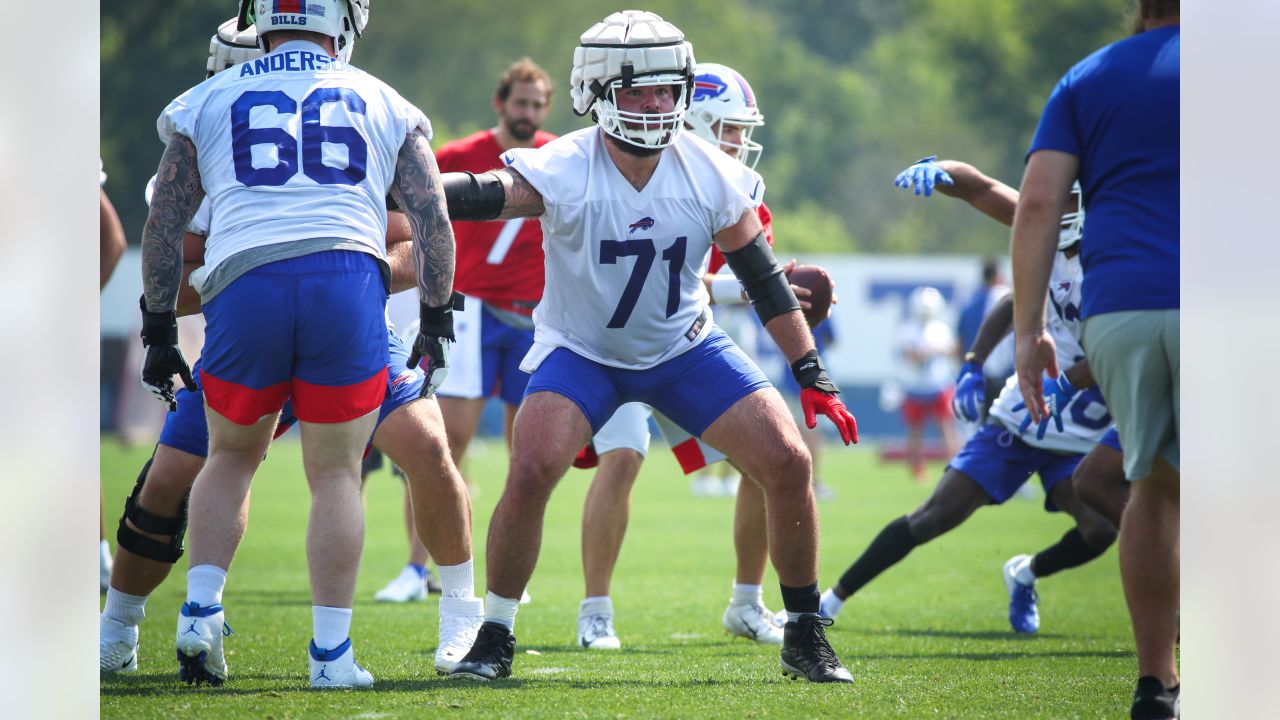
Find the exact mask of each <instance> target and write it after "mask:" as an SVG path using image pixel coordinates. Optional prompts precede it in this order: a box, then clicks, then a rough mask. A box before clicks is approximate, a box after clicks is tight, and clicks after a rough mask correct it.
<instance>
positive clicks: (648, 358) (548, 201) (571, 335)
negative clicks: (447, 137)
mask: <svg viewBox="0 0 1280 720" xmlns="http://www.w3.org/2000/svg"><path fill="white" fill-rule="evenodd" d="M605 142H607V140H606V139H605V138H604V136H603V133H602V132H601V131H600V129H599V128H598V127H596V126H594V125H593V126H591V127H589V128H584V129H582V130H578V131H577V132H573V133H570V134H568V135H565V136H563V137H560V138H558V139H556V140H553V141H551V142H549V143H547V144H546V145H544V146H543V147H541V148H538V149H513V150H509V151H507V152H506V153H504V154H503V156H502V160H503V162H504V163H505V164H507V165H508V166H510V167H511V168H513V169H514V170H516V171H518V172H519V173H520V174H521V175H522V176H524V178H525V179H526V180H528V181H529V183H530V184H531V185H532V186H533V187H534V189H536V190H537V191H538V192H539V193H540V194H541V195H542V200H543V205H544V207H545V211H544V212H543V214H542V217H541V222H542V248H543V251H544V254H545V256H546V287H545V289H544V290H543V295H542V302H540V303H539V304H538V307H537V308H536V309H534V311H533V320H534V345H533V348H532V349H531V350H530V351H529V354H528V355H527V356H526V357H525V361H524V363H523V364H522V365H521V369H522V370H524V371H525V372H533V371H534V370H535V369H537V367H538V365H540V364H541V362H542V360H543V359H545V357H546V356H547V355H549V354H550V352H551V350H552V349H554V348H556V347H564V348H567V349H569V350H572V351H573V352H574V353H576V354H578V355H580V356H582V357H585V358H587V359H589V360H594V361H596V362H599V363H601V364H603V365H608V366H611V367H617V368H625V369H634V370H642V369H647V368H650V367H653V366H655V365H658V364H660V363H662V362H664V361H666V360H669V359H671V358H673V357H675V356H677V355H679V354H681V353H683V352H685V351H687V350H689V349H690V348H693V347H695V346H696V345H697V344H698V343H700V342H702V340H703V339H704V338H705V337H706V336H707V333H708V332H709V330H710V328H711V325H712V323H711V318H710V311H709V310H708V307H707V305H708V298H707V296H706V291H705V290H704V289H703V285H702V268H703V267H705V266H706V259H707V255H708V253H709V252H710V250H711V242H712V236H714V235H715V234H716V233H718V232H720V231H721V230H723V229H724V228H726V227H729V226H731V225H733V224H735V223H737V222H738V220H739V219H740V218H741V217H742V215H743V213H745V212H747V211H749V210H752V209H753V208H755V207H756V206H757V205H759V204H760V201H761V199H762V198H763V195H764V181H763V180H761V178H760V176H759V175H757V174H756V173H755V171H753V170H751V169H750V168H748V167H746V166H745V165H743V164H742V163H740V162H738V161H737V160H735V159H734V158H732V157H730V156H729V155H727V154H725V153H723V152H720V149H719V148H717V147H715V146H713V145H711V144H710V143H707V142H705V141H703V140H701V139H699V138H696V137H694V136H693V135H692V133H687V132H682V133H680V134H678V135H677V136H676V139H675V141H674V142H673V143H672V144H671V145H669V146H667V147H666V148H665V149H664V150H663V151H662V154H661V155H660V156H659V161H658V167H657V168H656V169H655V170H654V173H653V176H652V177H650V178H649V181H648V183H647V184H646V185H645V186H644V188H643V189H641V190H636V189H635V187H633V186H632V185H631V183H630V182H628V181H627V179H626V178H625V177H623V175H622V173H621V172H620V171H619V170H618V168H617V166H616V165H614V163H613V160H612V158H610V157H609V153H608V151H607V149H606V148H605Z"/></svg>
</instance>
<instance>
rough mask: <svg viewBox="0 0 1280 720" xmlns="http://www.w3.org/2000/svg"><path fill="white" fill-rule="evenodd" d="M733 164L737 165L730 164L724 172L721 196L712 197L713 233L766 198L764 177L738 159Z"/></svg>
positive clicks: (739, 217) (738, 218)
mask: <svg viewBox="0 0 1280 720" xmlns="http://www.w3.org/2000/svg"><path fill="white" fill-rule="evenodd" d="M717 152H719V151H717ZM725 157H726V158H728V156H727V155H726V156H725ZM733 165H735V166H737V167H732V166H730V167H729V168H728V172H726V173H723V176H724V179H725V182H724V183H722V184H721V186H720V189H719V192H718V193H717V194H718V195H719V197H715V196H714V195H713V197H712V201H713V205H712V211H713V213H714V215H713V217H712V225H711V233H712V234H713V235H714V234H715V233H718V232H720V231H721V230H723V229H725V228H727V227H729V226H731V225H733V224H734V223H736V222H738V221H739V220H741V219H742V216H743V215H744V214H745V213H746V212H747V211H748V210H754V209H755V208H756V207H757V206H758V205H759V204H760V202H761V201H762V200H764V178H762V177H760V175H759V173H757V172H756V171H755V170H752V169H751V168H749V167H747V166H746V165H743V164H742V163H740V162H738V161H737V160H734V161H733Z"/></svg>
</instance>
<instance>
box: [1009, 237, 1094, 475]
mask: <svg viewBox="0 0 1280 720" xmlns="http://www.w3.org/2000/svg"><path fill="white" fill-rule="evenodd" d="M1083 278H1084V272H1083V270H1082V269H1081V267H1080V256H1079V255H1076V256H1074V257H1070V258H1068V257H1067V256H1066V255H1065V254H1063V253H1058V254H1057V255H1055V256H1054V258H1053V271H1052V272H1051V273H1050V275H1049V306H1050V311H1049V322H1048V329H1049V335H1050V337H1052V338H1053V342H1054V344H1056V345H1057V346H1058V367H1059V368H1060V369H1061V370H1064V371H1065V370H1066V369H1067V368H1069V367H1071V366H1072V365H1075V364H1076V363H1077V362H1079V361H1081V360H1083V359H1084V350H1083V349H1082V348H1081V347H1080V331H1081V328H1080V282H1081V280H1082V279H1083ZM1021 402H1022V391H1021V390H1019V389H1018V376H1017V375H1014V376H1012V377H1010V378H1009V380H1008V381H1007V382H1006V383H1005V386H1004V390H1002V391H1001V392H1000V397H999V398H997V399H996V401H995V403H994V404H992V406H991V417H993V418H995V419H996V420H998V421H1000V423H1001V424H1002V425H1004V427H1005V428H1006V429H1007V430H1009V432H1012V433H1016V432H1018V426H1019V425H1021V424H1022V421H1023V420H1024V419H1025V418H1026V416H1027V409H1026V408H1025V407H1018V405H1019V403H1021ZM1014 407H1018V409H1017V410H1014V409H1013V408H1014ZM1111 425H1112V422H1111V414H1110V412H1109V411H1108V410H1107V405H1106V402H1105V401H1104V400H1103V399H1102V392H1101V391H1100V390H1099V389H1098V386H1097V385H1094V386H1092V387H1087V388H1084V389H1083V390H1081V391H1080V392H1079V393H1077V394H1076V396H1075V397H1074V398H1072V400H1071V402H1070V403H1068V404H1067V407H1066V408H1064V409H1063V410H1062V432H1058V428H1057V426H1056V425H1055V424H1054V422H1053V420H1050V421H1049V424H1048V426H1047V429H1046V430H1045V434H1044V438H1043V439H1040V440H1037V439H1036V427H1037V426H1036V424H1035V423H1032V424H1031V425H1030V426H1029V427H1028V428H1027V431H1026V432H1024V433H1022V436H1021V437H1022V441H1023V442H1025V443H1027V444H1028V445H1031V446H1033V447H1038V448H1043V449H1045V450H1055V451H1058V452H1066V453H1087V452H1089V451H1090V450H1092V449H1093V446H1094V445H1096V444H1097V443H1098V441H1099V440H1100V439H1102V436H1103V435H1105V434H1106V432H1107V430H1109V429H1110V428H1111Z"/></svg>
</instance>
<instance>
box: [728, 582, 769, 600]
mask: <svg viewBox="0 0 1280 720" xmlns="http://www.w3.org/2000/svg"><path fill="white" fill-rule="evenodd" d="M729 604H730V605H762V604H764V588H763V586H761V585H747V584H746V583H734V584H733V597H731V598H729Z"/></svg>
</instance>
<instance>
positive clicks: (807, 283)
mask: <svg viewBox="0 0 1280 720" xmlns="http://www.w3.org/2000/svg"><path fill="white" fill-rule="evenodd" d="M787 280H788V281H789V282H790V283H791V284H792V285H795V286H796V287H802V288H806V289H808V290H809V291H810V292H812V293H813V294H812V295H810V296H809V297H807V298H804V301H806V302H808V303H810V304H811V305H812V306H813V307H810V308H809V309H808V310H805V311H804V319H805V320H806V321H807V322H808V323H809V327H811V328H812V327H817V326H818V323H820V322H822V321H823V320H826V319H827V314H828V313H829V312H831V278H830V277H828V276H827V271H826V270H823V269H822V268H821V267H819V266H817V265H797V266H796V269H795V270H792V271H791V275H790V276H789V277H788V278H787Z"/></svg>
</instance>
